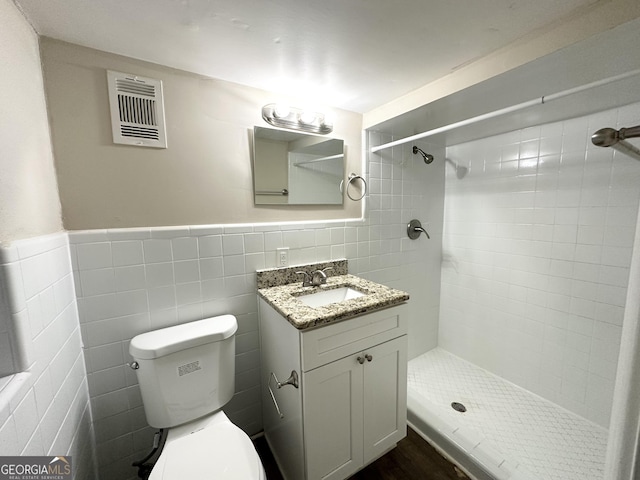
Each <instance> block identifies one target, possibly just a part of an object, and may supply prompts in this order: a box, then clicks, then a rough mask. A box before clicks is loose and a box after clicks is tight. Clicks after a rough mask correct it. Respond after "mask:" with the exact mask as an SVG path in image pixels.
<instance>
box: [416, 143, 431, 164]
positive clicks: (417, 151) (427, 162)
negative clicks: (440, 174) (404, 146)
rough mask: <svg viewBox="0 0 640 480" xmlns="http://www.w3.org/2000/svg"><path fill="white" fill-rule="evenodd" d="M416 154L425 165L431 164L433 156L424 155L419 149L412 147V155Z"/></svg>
mask: <svg viewBox="0 0 640 480" xmlns="http://www.w3.org/2000/svg"><path fill="white" fill-rule="evenodd" d="M417 153H420V155H422V159H423V160H424V163H426V164H427V165H429V164H430V163H431V162H433V155H429V154H428V153H425V152H424V151H423V150H422V149H421V148H418V147H416V146H415V145H414V146H413V154H414V155H415V154H417Z"/></svg>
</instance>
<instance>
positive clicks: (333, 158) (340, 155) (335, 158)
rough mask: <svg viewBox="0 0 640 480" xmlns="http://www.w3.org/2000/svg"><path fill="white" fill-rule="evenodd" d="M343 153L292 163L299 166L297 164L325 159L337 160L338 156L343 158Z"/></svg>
mask: <svg viewBox="0 0 640 480" xmlns="http://www.w3.org/2000/svg"><path fill="white" fill-rule="evenodd" d="M343 157H344V154H342V153H339V154H337V155H329V156H328V157H322V158H315V159H313V160H305V161H303V162H296V163H294V164H293V165H294V166H295V167H297V166H299V165H307V164H309V163H318V162H326V161H327V160H337V159H339V158H343Z"/></svg>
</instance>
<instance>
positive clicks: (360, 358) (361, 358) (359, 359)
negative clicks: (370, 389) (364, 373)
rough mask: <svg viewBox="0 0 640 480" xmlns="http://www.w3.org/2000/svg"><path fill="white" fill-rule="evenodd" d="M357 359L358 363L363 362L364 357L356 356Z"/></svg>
mask: <svg viewBox="0 0 640 480" xmlns="http://www.w3.org/2000/svg"><path fill="white" fill-rule="evenodd" d="M357 360H358V363H359V364H360V365H362V364H363V363H364V357H358V358H357Z"/></svg>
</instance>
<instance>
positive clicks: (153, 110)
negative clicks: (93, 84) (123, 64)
mask: <svg viewBox="0 0 640 480" xmlns="http://www.w3.org/2000/svg"><path fill="white" fill-rule="evenodd" d="M107 80H108V83H109V103H110V106H111V124H112V131H113V141H114V143H121V144H126V145H134V146H140V147H156V148H167V141H166V133H165V119H164V102H163V97H162V82H161V81H160V80H155V79H152V78H145V77H139V76H136V75H131V74H128V73H120V72H112V71H108V72H107Z"/></svg>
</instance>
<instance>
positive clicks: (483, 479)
mask: <svg viewBox="0 0 640 480" xmlns="http://www.w3.org/2000/svg"><path fill="white" fill-rule="evenodd" d="M453 402H458V403H461V404H463V405H464V406H465V407H466V412H464V413H462V412H459V411H456V410H454V409H453V408H452V406H451V404H452V403H453ZM458 408H459V406H458ZM408 419H409V423H410V424H411V425H412V427H413V428H414V429H415V430H417V431H418V432H420V433H421V434H422V435H423V436H425V437H426V438H427V439H429V440H431V442H432V443H433V444H435V446H436V447H437V448H439V449H440V450H441V451H442V452H443V453H444V454H445V455H446V456H448V457H450V458H451V459H452V460H454V461H455V462H456V463H458V464H459V465H460V466H461V467H462V468H463V469H464V470H466V471H467V472H468V473H469V474H471V475H472V476H473V477H475V478H477V479H479V480H488V479H498V480H507V479H508V480H574V479H575V480H591V479H593V480H596V479H597V480H600V479H602V477H603V470H604V458H605V452H606V445H607V430H606V429H604V428H602V427H600V426H598V425H596V424H594V423H592V422H590V421H588V420H586V419H584V418H582V417H580V416H578V415H575V414H573V413H571V412H569V411H567V410H565V409H563V408H562V407H559V406H557V405H555V404H554V403H552V402H549V401H547V400H544V399H543V398H541V397H538V396H537V395H535V394H532V393H530V392H528V391H526V390H524V389H522V388H520V387H517V386H516V385H514V384H512V383H510V382H508V381H506V380H504V379H502V378H500V377H498V376H496V375H493V374H492V373H489V372H488V371H486V370H484V369H482V368H480V367H477V366H475V365H473V364H471V363H469V362H467V361H465V360H462V359H460V358H459V357H456V356H455V355H452V354H450V353H449V352H447V351H445V350H443V349H440V348H436V349H434V350H431V351H429V352H427V353H425V354H424V355H421V356H419V357H417V358H414V359H413V360H411V361H409V369H408Z"/></svg>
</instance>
